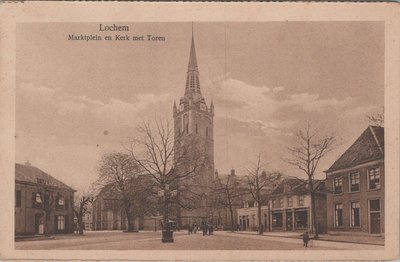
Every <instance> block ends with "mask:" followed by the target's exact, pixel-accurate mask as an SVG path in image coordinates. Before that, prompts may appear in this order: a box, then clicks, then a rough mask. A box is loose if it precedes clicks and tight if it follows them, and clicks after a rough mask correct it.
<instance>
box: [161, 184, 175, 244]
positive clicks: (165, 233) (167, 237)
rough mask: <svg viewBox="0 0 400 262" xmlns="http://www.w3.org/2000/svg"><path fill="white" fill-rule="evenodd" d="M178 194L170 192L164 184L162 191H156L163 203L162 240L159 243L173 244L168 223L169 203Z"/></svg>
mask: <svg viewBox="0 0 400 262" xmlns="http://www.w3.org/2000/svg"><path fill="white" fill-rule="evenodd" d="M177 194H178V190H176V189H175V190H170V189H169V185H168V184H166V185H165V187H164V189H161V190H159V191H158V196H159V197H162V199H163V203H164V216H163V220H164V221H163V228H162V238H161V242H163V243H171V242H174V237H173V233H174V231H173V230H172V228H171V223H170V222H169V206H168V205H169V201H170V199H171V198H173V197H175V196H176V195H177Z"/></svg>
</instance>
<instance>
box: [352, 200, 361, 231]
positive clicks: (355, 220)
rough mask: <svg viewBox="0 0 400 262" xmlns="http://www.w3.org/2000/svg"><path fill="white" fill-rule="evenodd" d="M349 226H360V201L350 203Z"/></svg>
mask: <svg viewBox="0 0 400 262" xmlns="http://www.w3.org/2000/svg"><path fill="white" fill-rule="evenodd" d="M351 226H352V227H360V202H352V203H351Z"/></svg>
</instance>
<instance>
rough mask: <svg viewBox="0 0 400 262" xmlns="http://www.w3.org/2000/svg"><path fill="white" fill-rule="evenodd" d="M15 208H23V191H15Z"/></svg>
mask: <svg viewBox="0 0 400 262" xmlns="http://www.w3.org/2000/svg"><path fill="white" fill-rule="evenodd" d="M15 206H16V207H21V190H15Z"/></svg>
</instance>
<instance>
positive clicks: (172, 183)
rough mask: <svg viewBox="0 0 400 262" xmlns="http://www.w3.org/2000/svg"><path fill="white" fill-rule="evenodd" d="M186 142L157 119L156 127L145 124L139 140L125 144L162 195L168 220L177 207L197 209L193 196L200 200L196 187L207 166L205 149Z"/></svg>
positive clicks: (200, 145) (164, 216)
mask: <svg viewBox="0 0 400 262" xmlns="http://www.w3.org/2000/svg"><path fill="white" fill-rule="evenodd" d="M183 139H184V138H183V137H182V136H181V134H175V133H174V130H173V128H172V127H171V125H170V123H169V121H167V120H166V121H158V120H156V121H155V122H154V124H152V125H151V124H150V123H148V122H144V123H143V124H142V125H141V126H140V127H139V129H138V138H135V139H131V140H130V141H129V143H128V145H125V149H126V150H127V151H128V152H129V154H130V156H131V158H132V159H133V160H134V161H135V163H136V164H137V165H138V166H139V167H140V168H141V170H142V174H144V175H146V176H148V177H150V178H151V179H152V180H153V182H154V184H155V187H156V190H157V191H158V193H159V195H160V196H162V200H161V205H162V212H163V220H164V221H168V219H169V216H170V209H171V208H172V206H173V205H175V206H176V205H177V206H179V207H183V208H186V209H191V208H194V207H195V201H193V200H194V199H193V197H196V196H197V197H200V196H199V195H197V194H196V191H195V190H193V187H192V185H194V184H195V183H196V181H197V180H196V178H197V175H198V173H199V171H200V170H201V168H203V167H204V157H203V156H204V154H202V152H203V151H202V150H205V149H204V148H203V147H202V144H201V143H200V142H199V143H197V142H196V140H192V141H194V142H192V143H184V141H183ZM189 196H190V197H189ZM185 200H186V201H185ZM190 200H191V201H190Z"/></svg>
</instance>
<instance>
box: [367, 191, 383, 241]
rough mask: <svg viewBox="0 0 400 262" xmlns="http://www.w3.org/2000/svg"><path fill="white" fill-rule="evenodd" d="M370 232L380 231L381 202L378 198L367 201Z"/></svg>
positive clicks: (376, 232) (377, 232)
mask: <svg viewBox="0 0 400 262" xmlns="http://www.w3.org/2000/svg"><path fill="white" fill-rule="evenodd" d="M369 217H370V220H369V221H370V233H371V234H380V233H381V203H380V200H379V199H373V200H370V201H369Z"/></svg>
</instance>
